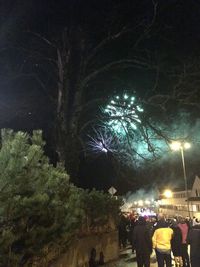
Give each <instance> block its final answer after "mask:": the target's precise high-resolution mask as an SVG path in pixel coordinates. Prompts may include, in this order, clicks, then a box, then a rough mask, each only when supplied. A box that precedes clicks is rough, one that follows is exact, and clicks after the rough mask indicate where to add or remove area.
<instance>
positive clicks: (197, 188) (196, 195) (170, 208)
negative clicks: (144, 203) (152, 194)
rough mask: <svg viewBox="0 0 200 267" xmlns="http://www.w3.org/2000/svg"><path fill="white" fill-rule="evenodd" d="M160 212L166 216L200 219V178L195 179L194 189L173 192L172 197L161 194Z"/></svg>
mask: <svg viewBox="0 0 200 267" xmlns="http://www.w3.org/2000/svg"><path fill="white" fill-rule="evenodd" d="M158 204H159V212H160V213H162V214H164V215H166V216H183V217H186V216H190V217H193V216H195V217H197V218H200V178H199V177H198V176H196V177H195V180H194V183H193V186H192V189H190V190H188V199H187V194H186V191H185V190H183V191H173V192H172V197H166V196H165V195H164V194H160V199H159V201H158Z"/></svg>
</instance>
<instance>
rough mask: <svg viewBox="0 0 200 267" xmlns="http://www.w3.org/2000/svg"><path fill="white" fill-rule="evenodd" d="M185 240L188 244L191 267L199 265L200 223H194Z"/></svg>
mask: <svg viewBox="0 0 200 267" xmlns="http://www.w3.org/2000/svg"><path fill="white" fill-rule="evenodd" d="M187 242H188V243H189V244H190V261H191V267H199V266H200V253H199V250H200V225H194V226H193V227H192V228H191V229H190V231H189V233H188V238H187Z"/></svg>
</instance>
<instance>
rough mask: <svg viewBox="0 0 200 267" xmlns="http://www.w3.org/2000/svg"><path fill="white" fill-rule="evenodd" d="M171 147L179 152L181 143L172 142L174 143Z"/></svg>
mask: <svg viewBox="0 0 200 267" xmlns="http://www.w3.org/2000/svg"><path fill="white" fill-rule="evenodd" d="M170 147H171V149H172V150H174V151H178V150H180V148H181V143H180V142H178V141H174V142H172V143H171V144H170Z"/></svg>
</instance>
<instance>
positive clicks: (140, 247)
mask: <svg viewBox="0 0 200 267" xmlns="http://www.w3.org/2000/svg"><path fill="white" fill-rule="evenodd" d="M132 244H133V246H134V248H135V251H136V260H137V266H138V267H150V256H151V253H152V248H153V247H152V240H151V237H150V233H149V231H148V228H147V227H146V221H145V219H144V217H139V218H138V223H137V225H136V226H135V227H134V230H133V236H132Z"/></svg>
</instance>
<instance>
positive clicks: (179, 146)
mask: <svg viewBox="0 0 200 267" xmlns="http://www.w3.org/2000/svg"><path fill="white" fill-rule="evenodd" d="M170 147H171V149H172V150H174V151H178V150H179V151H180V152H181V159H182V165H183V177H184V183H185V192H186V198H187V211H188V215H189V218H190V207H189V194H188V185H187V176H186V169H185V156H184V150H185V149H189V148H190V147H191V145H190V143H188V142H178V141H174V142H172V143H171V144H170Z"/></svg>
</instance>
